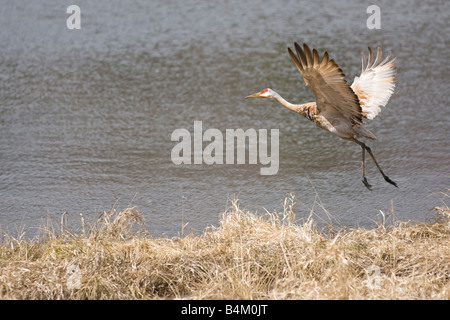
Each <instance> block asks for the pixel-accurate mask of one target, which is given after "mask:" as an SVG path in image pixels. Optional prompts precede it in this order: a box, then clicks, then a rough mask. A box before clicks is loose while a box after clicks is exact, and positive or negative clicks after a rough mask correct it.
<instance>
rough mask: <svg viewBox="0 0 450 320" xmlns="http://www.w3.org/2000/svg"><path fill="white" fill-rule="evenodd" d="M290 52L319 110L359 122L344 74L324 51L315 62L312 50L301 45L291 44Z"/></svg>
mask: <svg viewBox="0 0 450 320" xmlns="http://www.w3.org/2000/svg"><path fill="white" fill-rule="evenodd" d="M295 50H296V52H297V54H294V52H292V50H291V49H290V48H288V52H289V55H290V56H291V59H292V61H293V62H294V64H295V66H296V67H297V69H298V71H299V72H300V74H301V75H302V77H303V80H304V81H305V84H306V85H307V86H308V87H309V88H310V89H311V90H312V91H313V92H314V95H315V97H316V102H317V105H318V108H319V111H320V112H332V113H339V114H342V115H344V116H346V117H348V118H353V119H356V120H358V121H360V122H362V117H363V113H362V109H361V106H360V104H359V99H358V97H357V95H356V94H355V92H354V91H353V90H352V89H351V88H350V86H349V84H348V83H347V81H345V75H344V73H343V72H342V70H341V69H340V68H339V67H338V65H337V64H336V62H334V60H328V52H325V54H324V55H323V57H322V60H321V61H319V60H320V59H319V54H318V52H317V50H316V49H314V50H313V51H312V53H311V50H310V49H309V47H308V46H307V45H306V44H303V50H302V48H301V47H300V46H299V45H298V43H295Z"/></svg>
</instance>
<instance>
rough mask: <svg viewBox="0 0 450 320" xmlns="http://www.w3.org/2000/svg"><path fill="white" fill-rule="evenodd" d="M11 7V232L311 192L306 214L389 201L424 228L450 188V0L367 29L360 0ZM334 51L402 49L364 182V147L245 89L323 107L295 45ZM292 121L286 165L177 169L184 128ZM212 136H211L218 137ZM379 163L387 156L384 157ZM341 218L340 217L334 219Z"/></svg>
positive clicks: (2, 197)
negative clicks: (131, 211) (293, 55)
mask: <svg viewBox="0 0 450 320" xmlns="http://www.w3.org/2000/svg"><path fill="white" fill-rule="evenodd" d="M71 4H73V3H72V2H68V1H59V2H55V1H3V2H2V6H1V7H0V25H1V29H0V43H1V44H2V45H1V46H0V161H1V162H0V192H1V194H0V207H1V208H2V209H1V210H0V226H1V230H2V232H5V231H8V232H11V233H14V232H15V231H16V230H17V229H18V228H20V226H23V227H24V228H25V230H27V231H29V232H31V233H32V230H34V228H36V227H38V226H39V225H40V223H41V221H42V220H43V219H45V218H46V215H47V213H49V214H50V215H51V216H52V217H54V218H55V219H56V220H57V221H59V218H60V215H61V214H62V213H63V212H68V213H69V221H73V223H74V224H76V222H75V221H78V220H79V218H78V214H79V213H83V214H84V215H85V217H92V218H93V219H94V218H95V217H97V216H98V214H99V213H101V212H102V211H104V210H109V209H110V208H111V207H115V208H117V209H118V210H120V209H123V208H125V207H127V206H129V205H136V206H138V207H139V210H140V211H141V212H142V213H143V215H144V218H145V220H146V223H147V229H148V230H149V231H150V232H151V233H152V234H154V235H161V234H165V235H168V236H174V235H178V234H179V233H180V231H181V221H182V216H183V222H184V223H187V226H186V229H185V230H186V231H190V230H203V228H205V226H207V225H209V224H213V225H217V223H218V219H219V217H220V213H221V212H223V211H224V210H225V209H226V207H227V206H228V205H229V202H228V200H229V199H232V198H233V197H236V198H239V199H240V203H241V207H246V208H248V209H251V210H258V212H262V213H263V212H265V210H269V211H273V210H275V209H277V210H280V209H281V208H282V201H283V199H284V198H285V197H286V196H287V195H289V194H291V193H293V194H295V195H296V197H297V199H299V200H300V201H301V203H300V204H298V205H297V206H296V210H297V215H298V216H297V217H298V218H302V217H306V216H308V215H309V212H310V208H311V207H314V210H315V212H316V215H317V216H316V219H317V220H318V221H321V219H323V220H324V221H329V220H330V219H331V220H332V222H333V223H334V224H342V225H344V226H358V225H359V226H364V227H371V226H373V225H374V221H376V220H378V219H379V218H380V213H379V210H382V211H383V212H385V213H387V214H388V213H392V212H393V213H394V214H395V216H396V217H397V218H399V219H402V220H408V219H415V220H421V221H424V220H426V219H429V218H431V217H432V216H433V212H432V211H431V209H432V208H433V207H434V206H437V205H441V202H440V199H441V196H440V195H439V194H435V193H436V192H445V191H446V190H447V188H448V187H449V186H450V161H449V151H450V143H449V140H450V139H449V129H448V127H449V120H450V112H449V106H448V100H449V92H450V90H449V86H448V80H449V67H448V61H449V60H450V54H449V49H448V48H449V36H448V34H449V33H450V30H449V24H448V21H450V17H449V14H450V5H449V2H448V1H444V0H443V1H395V3H391V2H390V1H381V2H380V3H379V6H380V8H381V29H380V30H369V29H368V28H367V27H366V20H367V18H368V16H369V15H368V14H367V13H366V9H367V5H364V4H361V3H360V1H329V2H322V3H320V2H316V1H314V2H313V1H298V0H293V1H288V0H287V1H276V2H265V1H264V2H262V1H261V2H260V1H255V0H251V1H224V2H222V3H221V2H217V1H215V2H206V1H177V0H175V1H133V2H127V1H77V5H78V6H79V7H80V8H81V29H80V30H68V29H67V27H66V19H67V18H68V17H69V14H67V13H66V9H67V7H68V6H69V5H71ZM294 41H297V42H306V43H308V44H309V45H310V46H311V47H314V48H317V49H318V50H319V51H320V52H323V51H324V50H328V51H329V53H330V55H331V57H332V58H333V59H335V61H336V62H337V63H338V64H339V66H340V67H341V68H342V69H343V70H344V72H345V74H346V75H347V79H348V81H352V80H353V77H354V76H356V75H358V73H359V72H360V51H361V50H365V49H366V48H367V46H369V45H370V46H373V47H376V46H378V45H380V46H382V48H383V49H385V51H386V52H387V51H393V53H394V54H395V55H396V56H398V77H397V87H396V90H395V93H394V95H393V96H392V98H391V100H390V102H389V104H388V106H387V107H386V108H385V109H384V110H383V112H382V113H381V116H380V117H377V118H376V119H375V120H374V121H372V122H370V123H368V124H367V127H368V128H369V129H370V130H371V131H373V132H374V133H375V134H376V135H377V137H378V140H376V141H374V142H372V143H371V147H372V150H373V151H374V153H375V156H376V157H377V160H378V161H379V163H380V165H381V166H382V168H383V169H384V171H385V172H386V173H387V174H388V175H389V176H390V177H391V178H392V179H393V180H395V181H397V182H398V184H399V188H398V189H397V188H395V187H393V186H391V185H389V184H387V183H386V182H384V180H383V179H382V177H381V176H380V175H379V173H378V172H377V170H376V168H375V167H374V165H373V163H372V162H371V161H367V166H368V169H367V176H368V179H369V181H370V182H371V183H372V185H373V186H374V187H373V191H368V190H367V189H366V188H365V187H364V185H363V184H362V182H361V176H360V174H361V168H360V165H361V164H360V157H361V151H360V147H359V146H357V145H356V144H352V143H350V142H346V141H341V140H340V139H338V138H337V137H335V136H333V135H331V134H329V133H327V132H325V131H322V130H320V129H318V128H316V127H315V125H314V124H313V123H310V122H309V121H307V120H306V119H304V118H303V117H301V116H300V115H296V114H294V113H292V112H290V111H289V110H287V109H285V108H283V107H281V106H280V105H278V104H277V103H276V102H273V101H268V100H261V99H252V100H246V99H244V97H245V96H247V95H249V94H251V93H254V92H256V91H259V90H261V89H263V88H265V87H271V88H273V89H275V90H277V91H278V92H279V93H280V94H281V95H283V96H284V97H285V98H286V99H287V100H290V101H292V102H294V103H302V102H308V101H312V100H313V95H312V93H311V92H310V91H309V89H308V88H307V87H305V86H304V83H303V81H302V80H301V78H300V76H299V74H298V72H297V71H296V69H295V67H294V66H293V64H292V62H291V60H290V58H289V56H288V54H287V50H286V48H287V46H292V45H293V42H294ZM196 120H198V121H202V125H203V130H206V129H209V128H216V129H219V130H220V131H221V132H223V133H225V131H226V129H228V128H231V129H237V128H242V129H244V130H247V129H249V128H253V129H255V130H258V129H268V130H270V129H279V132H280V142H279V147H280V150H279V160H280V166H279V171H278V173H277V174H276V175H272V176H262V175H260V168H261V167H262V166H263V165H261V164H256V165H249V164H244V165H225V164H224V165H217V164H216V165H206V164H201V165H200V164H199V165H181V166H177V165H175V164H173V163H172V160H171V151H172V148H173V147H174V146H175V145H176V142H172V141H171V135H172V132H173V131H174V130H175V129H178V128H185V129H187V130H189V131H190V132H191V133H193V131H194V121H196ZM206 144H207V143H205V145H204V146H206ZM368 160H370V159H368ZM327 215H329V217H332V218H329V217H328V216H327Z"/></svg>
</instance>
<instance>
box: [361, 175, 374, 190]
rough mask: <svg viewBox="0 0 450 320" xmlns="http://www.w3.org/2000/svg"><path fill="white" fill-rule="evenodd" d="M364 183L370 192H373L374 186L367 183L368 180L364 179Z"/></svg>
mask: <svg viewBox="0 0 450 320" xmlns="http://www.w3.org/2000/svg"><path fill="white" fill-rule="evenodd" d="M362 182H363V183H364V185H365V186H366V187H367V189H369V190H370V191H372V185H371V184H370V183H369V182H368V181H367V178H366V177H364V179H363V180H362Z"/></svg>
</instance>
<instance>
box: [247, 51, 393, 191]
mask: <svg viewBox="0 0 450 320" xmlns="http://www.w3.org/2000/svg"><path fill="white" fill-rule="evenodd" d="M295 51H296V53H294V52H293V51H292V50H291V48H288V52H289V55H290V57H291V59H292V62H294V65H295V66H296V67H297V69H298V71H299V72H300V74H301V76H302V77H303V80H304V81H305V84H306V86H308V87H309V88H310V89H311V90H312V91H313V93H314V96H315V99H316V101H315V102H309V103H306V104H292V103H290V102H288V101H286V100H285V99H284V98H282V97H281V96H280V95H279V94H278V93H277V92H275V91H274V90H272V89H270V88H267V89H264V90H262V91H261V92H257V93H254V94H252V95H249V96H248V97H247V98H255V97H259V98H267V99H272V100H276V101H278V102H279V103H281V104H282V105H283V106H285V107H286V108H288V109H290V110H292V111H294V112H297V113H300V114H302V115H303V116H304V117H305V118H306V119H308V120H311V121H312V122H314V123H315V124H316V125H317V126H318V127H319V128H322V129H324V130H327V131H329V132H331V133H333V134H335V135H337V136H338V137H339V138H342V139H345V140H348V141H353V142H355V143H357V144H358V145H359V146H361V148H362V176H363V180H362V181H363V183H364V185H365V186H366V187H367V188H368V189H369V190H371V189H372V186H371V185H370V184H369V182H368V181H367V178H366V174H365V152H366V151H367V152H368V153H369V155H370V156H371V158H372V160H373V162H374V163H375V165H376V166H377V168H378V170H379V171H380V173H381V175H382V176H383V178H384V180H386V181H387V182H389V183H390V184H392V185H394V186H396V187H397V183H395V182H394V181H392V180H391V179H390V178H389V177H388V176H387V175H385V174H384V172H383V170H381V168H380V166H379V165H378V162H377V160H376V159H375V156H374V155H373V153H372V150H371V149H370V148H369V147H368V146H367V145H366V144H365V143H364V142H362V141H360V140H358V139H359V138H368V139H371V140H375V139H376V137H375V135H374V134H373V133H372V132H370V131H369V130H367V129H366V128H364V125H363V120H365V119H369V120H372V119H373V118H375V117H376V116H377V115H378V113H380V111H381V107H384V106H385V105H386V104H387V102H388V101H389V98H390V97H391V95H392V93H393V92H394V87H395V75H396V61H395V60H396V58H393V59H391V53H389V55H388V56H387V57H386V58H385V59H384V60H383V61H381V56H382V52H381V49H380V48H378V50H377V55H376V57H374V54H373V52H372V49H371V48H370V47H369V57H368V60H367V59H366V57H365V55H364V53H361V57H362V73H361V75H360V76H359V77H355V79H354V81H353V84H352V85H351V86H350V85H349V84H348V83H347V81H346V80H345V75H344V73H343V72H342V70H341V69H340V68H339V67H338V65H337V64H336V62H334V60H332V59H331V60H330V59H329V56H328V52H325V53H324V55H323V56H322V59H320V57H319V53H318V52H317V50H316V49H313V50H312V51H311V50H310V49H309V47H308V46H307V45H306V44H303V48H302V47H301V46H300V45H299V44H298V43H295ZM380 61H381V62H380Z"/></svg>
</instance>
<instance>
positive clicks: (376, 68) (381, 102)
mask: <svg viewBox="0 0 450 320" xmlns="http://www.w3.org/2000/svg"><path fill="white" fill-rule="evenodd" d="M361 56H362V73H361V75H360V76H359V77H355V80H354V81H353V84H352V85H351V88H352V89H353V91H354V92H355V93H356V95H357V96H358V98H359V101H360V104H361V109H362V111H363V113H364V114H365V115H364V116H365V118H367V119H373V118H375V117H376V116H377V115H378V113H380V111H381V107H384V106H385V105H386V104H387V103H388V101H389V98H390V97H391V95H392V93H393V92H394V88H395V76H396V72H397V70H396V61H395V60H396V58H394V59H392V60H390V61H389V59H390V58H391V53H389V55H388V56H387V57H386V59H384V60H383V62H381V63H380V60H381V49H380V48H378V51H377V56H376V58H375V61H373V53H372V49H371V48H370V47H369V61H368V62H367V63H366V57H365V56H364V53H361Z"/></svg>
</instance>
